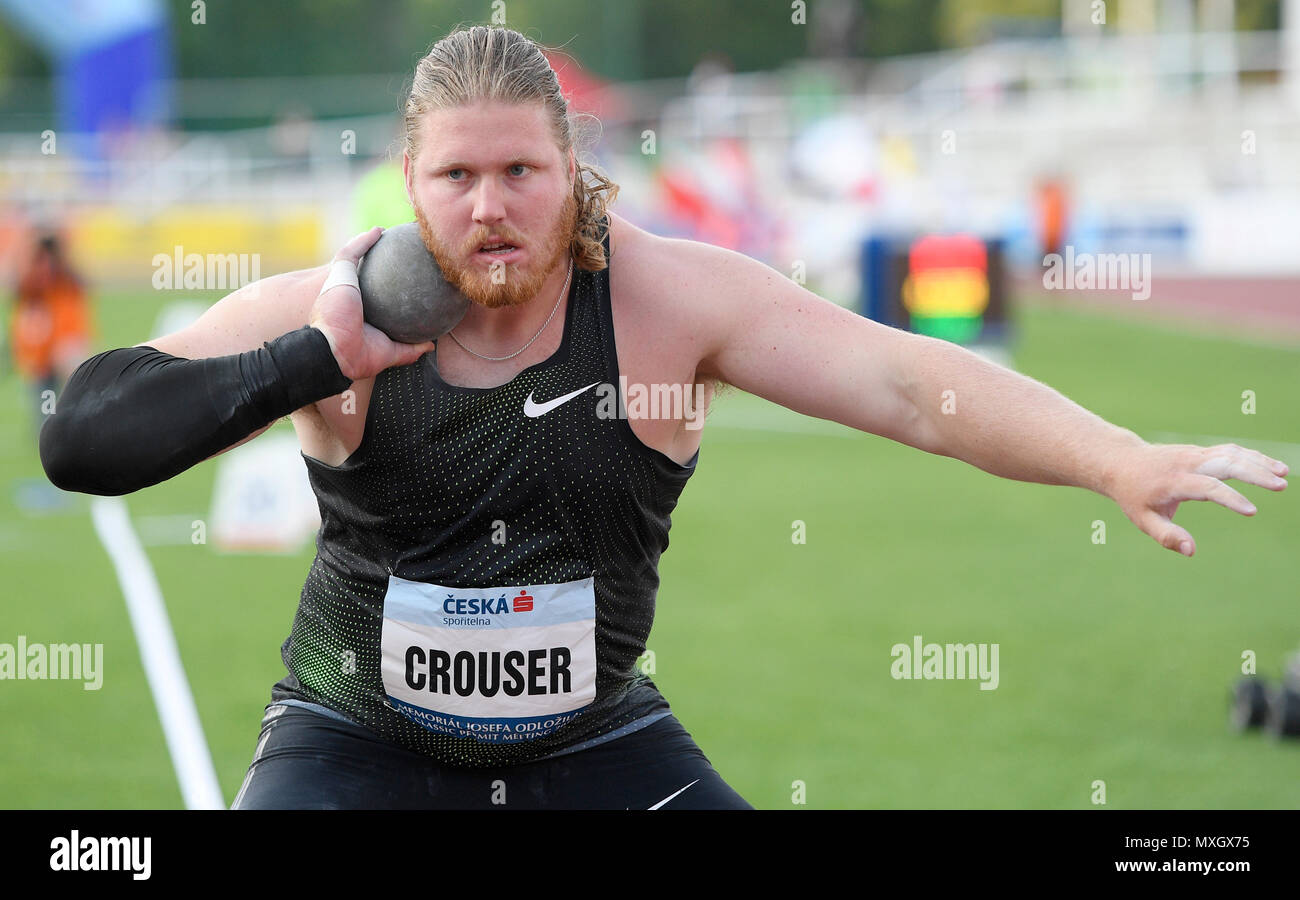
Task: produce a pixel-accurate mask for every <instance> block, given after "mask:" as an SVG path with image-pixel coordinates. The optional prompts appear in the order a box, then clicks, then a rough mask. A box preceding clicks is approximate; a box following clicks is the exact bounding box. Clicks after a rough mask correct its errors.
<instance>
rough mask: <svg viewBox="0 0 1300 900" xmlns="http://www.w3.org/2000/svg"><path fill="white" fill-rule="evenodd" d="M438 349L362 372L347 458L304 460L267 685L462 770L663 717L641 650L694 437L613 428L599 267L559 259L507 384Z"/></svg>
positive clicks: (603, 276) (608, 324)
mask: <svg viewBox="0 0 1300 900" xmlns="http://www.w3.org/2000/svg"><path fill="white" fill-rule="evenodd" d="M604 244H605V251H606V258H607V259H609V255H608V254H609V237H608V233H607V234H606V236H605V241H604ZM435 357H436V351H435V352H433V353H429V354H426V355H425V356H423V357H421V358H420V359H419V360H417V361H416V362H415V363H413V364H411V365H408V366H402V367H397V368H391V369H387V370H385V371H383V372H381V373H379V375H378V376H376V378H375V382H374V390H373V392H372V395H371V399H370V406H369V409H368V411H367V414H366V423H365V431H364V436H363V438H362V441H361V444H360V446H359V447H358V448H357V450H356V452H355V453H353V454H352V456H351V457H349V458H348V459H347V460H346V461H345V462H344V463H343V464H342V465H340V466H331V465H328V464H326V463H323V462H320V461H319V460H316V459H313V458H311V457H308V456H306V455H305V454H304V456H303V458H304V460H305V462H306V465H307V473H308V476H309V478H310V480H311V483H312V486H313V488H314V490H315V492H316V497H317V502H318V505H319V507H320V516H321V526H320V531H319V532H318V534H317V539H316V558H315V559H314V560H313V562H312V565H311V569H310V571H309V572H308V575H307V579H306V583H305V584H304V585H303V589H302V594H301V598H300V601H299V605H298V611H297V614H296V616H295V618H294V623H293V628H292V631H291V633H290V635H289V637H288V639H287V640H286V641H285V643H284V646H283V650H282V656H283V659H284V663H285V666H286V667H287V668H288V670H289V675H288V677H286V678H285V679H283V680H282V681H280V682H279V683H278V684H276V685H275V687H274V688H273V690H272V700H273V701H279V700H284V699H290V700H297V701H306V702H310V703H317V704H321V705H323V706H326V707H328V708H330V709H332V710H334V711H336V712H339V713H342V714H343V715H344V716H346V717H347V718H349V719H350V720H352V721H354V722H357V723H359V724H361V725H363V726H365V727H366V728H369V729H370V730H371V731H373V732H374V733H375V734H376V735H378V736H379V737H381V738H383V739H385V740H387V741H389V742H391V743H394V744H396V745H398V746H402V747H405V748H407V749H409V750H412V751H415V752H417V753H421V754H424V755H427V756H430V757H432V758H434V759H435V760H437V761H439V762H441V763H444V764H448V765H455V766H466V767H479V766H501V765H509V764H514V763H522V762H529V761H533V760H537V759H542V758H545V757H548V756H552V755H556V754H557V753H560V752H564V751H566V750H572V749H573V748H574V747H575V746H577V745H579V744H582V745H584V746H585V745H586V744H588V743H592V742H594V741H599V740H601V739H602V738H605V737H612V736H615V735H616V734H618V733H621V732H623V731H627V730H630V729H631V728H634V727H637V724H638V723H641V722H647V721H650V720H653V719H654V718H658V717H660V716H662V715H663V714H664V713H665V712H666V711H667V709H668V705H667V702H666V701H665V700H664V698H663V696H662V695H661V694H660V693H659V691H658V690H657V689H656V688H655V686H654V684H653V683H652V682H651V681H650V680H649V679H648V678H647V677H646V676H645V675H644V674H642V673H641V671H640V670H639V669H638V668H637V666H636V665H635V663H636V660H637V658H638V657H639V656H640V655H641V654H642V653H644V652H645V643H646V638H647V636H648V635H649V633H650V626H651V623H652V622H653V619H654V610H655V596H656V593H657V592H658V588H659V572H658V567H659V557H660V554H662V553H663V551H664V550H665V549H666V548H667V547H668V530H669V527H670V525H671V520H670V513H671V512H672V510H673V509H674V507H675V506H676V504H677V498H678V496H679V495H680V494H681V491H682V489H683V487H684V486H685V484H686V481H687V480H688V479H689V478H690V476H691V474H692V473H693V472H694V471H695V466H696V463H697V461H698V459H699V453H698V451H697V452H696V454H695V455H694V456H693V457H692V458H691V460H690V462H689V463H688V464H687V465H685V466H683V465H681V464H679V463H677V462H675V461H674V460H672V459H669V458H668V457H667V456H666V455H664V454H663V453H661V452H659V451H657V450H654V449H651V448H649V447H647V446H646V445H645V444H644V443H642V442H641V440H640V439H639V438H637V437H636V435H635V434H634V433H633V432H632V429H631V427H630V426H629V425H628V422H627V420H626V418H625V410H626V406H625V398H624V397H623V396H622V392H621V390H620V389H619V368H618V357H617V353H616V351H615V346H614V328H613V321H612V318H611V314H610V291H609V269H608V268H606V269H604V270H603V271H600V272H588V271H584V270H581V269H578V268H576V267H575V268H574V274H573V283H572V286H571V288H570V291H569V298H568V304H567V308H566V310H565V313H564V334H563V338H562V340H561V343H560V347H559V349H558V350H556V352H555V353H554V354H553V355H552V356H551V357H550V358H548V359H546V360H543V361H542V362H540V363H537V364H535V365H532V366H529V367H528V368H526V369H524V370H523V371H522V372H520V373H519V374H518V375H516V376H515V377H514V378H513V379H511V380H510V381H509V382H507V383H506V384H503V385H500V386H498V387H494V388H468V387H460V386H455V385H449V384H447V383H446V382H444V381H443V380H442V378H441V377H440V376H439V374H438V370H437V364H436V358H435ZM566 395H573V396H571V397H569V398H568V399H566V400H563V402H559V403H558V404H557V403H556V401H559V400H560V399H561V398H564V397H565V396H566ZM615 409H616V410H617V413H618V414H617V415H611V413H612V412H613V411H614V410H615ZM593 607H594V608H593Z"/></svg>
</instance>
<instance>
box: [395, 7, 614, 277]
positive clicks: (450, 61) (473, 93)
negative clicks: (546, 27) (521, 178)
mask: <svg viewBox="0 0 1300 900" xmlns="http://www.w3.org/2000/svg"><path fill="white" fill-rule="evenodd" d="M480 101H495V102H499V103H535V102H541V103H543V104H545V107H546V112H547V116H548V118H549V120H550V124H551V130H552V133H553V134H554V135H555V141H556V144H557V145H558V146H559V148H560V153H561V155H562V156H566V157H567V156H568V154H569V152H570V151H571V150H574V143H575V138H576V137H577V135H578V131H579V129H578V123H577V117H576V116H575V115H573V114H572V113H571V112H570V110H569V101H568V100H566V99H565V97H564V94H563V93H561V91H560V82H559V79H558V78H557V77H556V74H555V70H554V69H553V68H552V67H551V64H550V61H548V60H547V58H546V56H545V55H544V54H543V52H542V48H541V46H539V45H538V44H537V43H536V42H535V41H533V40H532V39H531V38H528V37H526V36H524V35H522V34H520V33H519V32H517V31H514V30H512V29H509V28H502V27H497V26H486V25H475V26H472V27H468V28H458V29H456V30H455V31H453V32H451V33H450V34H448V35H447V36H446V37H444V38H443V39H442V40H440V41H438V42H437V43H435V44H434V45H433V46H432V47H431V48H430V49H429V52H428V53H427V54H425V56H424V58H423V59H421V60H420V61H419V62H418V63H417V64H416V66H415V75H414V78H413V79H412V82H411V90H410V92H409V93H408V95H407V98H406V107H405V112H404V116H405V123H406V134H405V139H404V144H405V149H406V152H407V153H408V154H410V156H411V158H412V159H415V158H416V156H417V154H418V151H419V149H420V148H419V134H420V122H421V120H422V119H423V117H424V115H425V113H427V112H429V111H430V110H435V109H449V108H452V107H456V106H463V105H468V104H473V103H477V102H480ZM577 156H578V154H577V152H576V151H575V152H574V163H575V165H576V167H577V177H575V178H574V180H573V199H574V201H575V202H576V205H577V217H576V221H575V223H574V228H573V238H572V240H571V242H570V250H571V251H572V254H573V260H574V264H575V265H576V266H577V267H578V268H580V269H585V270H587V271H591V272H598V271H600V270H601V269H604V268H605V266H606V259H605V249H604V247H602V246H601V241H602V240H603V238H604V236H605V231H606V229H607V227H608V224H607V222H605V221H604V220H605V216H606V211H607V210H608V208H609V205H610V204H611V203H613V202H614V198H615V197H617V196H618V185H617V184H615V183H614V182H612V181H610V180H609V178H607V177H606V176H605V175H604V173H602V172H600V171H599V170H598V169H596V167H595V166H593V165H587V164H586V163H583V162H582V161H580V160H579V159H578V158H577Z"/></svg>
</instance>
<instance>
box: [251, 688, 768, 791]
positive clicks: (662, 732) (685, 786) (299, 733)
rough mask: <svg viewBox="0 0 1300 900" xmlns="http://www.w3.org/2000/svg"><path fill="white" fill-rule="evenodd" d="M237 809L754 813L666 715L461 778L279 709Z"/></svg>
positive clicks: (342, 728) (358, 731)
mask: <svg viewBox="0 0 1300 900" xmlns="http://www.w3.org/2000/svg"><path fill="white" fill-rule="evenodd" d="M231 809H753V807H752V806H750V805H749V804H748V803H747V802H745V800H744V798H742V797H741V796H740V795H739V794H737V793H736V792H735V791H734V790H732V788H731V787H730V786H729V785H728V784H727V783H726V782H725V781H723V780H722V776H720V775H719V774H718V773H717V771H716V770H715V769H714V768H713V766H712V765H711V764H710V763H709V761H708V759H707V758H705V756H704V753H703V751H701V750H700V748H699V747H697V746H696V744H695V741H694V740H693V739H692V738H691V736H690V734H688V733H687V731H686V729H685V728H683V727H682V725H681V723H680V722H678V721H677V719H676V717H675V716H672V715H671V714H670V715H666V716H664V717H663V718H661V719H659V720H658V721H656V722H654V723H653V724H650V725H647V726H646V727H644V728H641V729H640V730H638V731H633V732H632V733H631V734H626V735H624V736H622V737H619V738H616V739H614V740H610V741H606V742H605V743H601V744H597V745H596V746H593V747H588V748H586V749H583V750H578V751H575V752H572V753H566V754H563V755H561V756H556V757H553V758H551V759H545V760H541V761H540V762H532V763H524V764H522V765H516V766H507V767H502V768H497V769H457V768H450V767H448V766H443V765H440V764H438V763H437V762H436V761H434V760H432V759H430V758H428V757H425V756H421V755H420V754H417V753H412V752H411V751H409V750H404V749H402V748H401V747H397V746H394V745H392V744H389V743H387V742H385V741H383V740H381V739H379V738H378V737H377V736H376V735H375V734H373V733H372V732H370V731H368V730H367V729H365V728H363V727H361V726H360V725H357V724H356V723H354V722H349V721H345V720H342V719H339V718H331V717H328V716H325V715H322V714H320V713H318V712H315V711H313V710H310V709H307V708H304V707H301V706H287V705H283V704H274V703H273V704H271V705H270V706H268V707H267V712H266V717H265V718H264V719H263V720H262V731H261V735H260V738H259V740H258V743H257V750H256V751H255V752H254V754H253V762H252V764H251V765H250V766H249V767H248V775H247V776H246V777H245V778H244V784H243V787H241V788H240V791H239V795H238V796H237V797H236V798H235V802H234V804H233V805H232V806H231Z"/></svg>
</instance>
